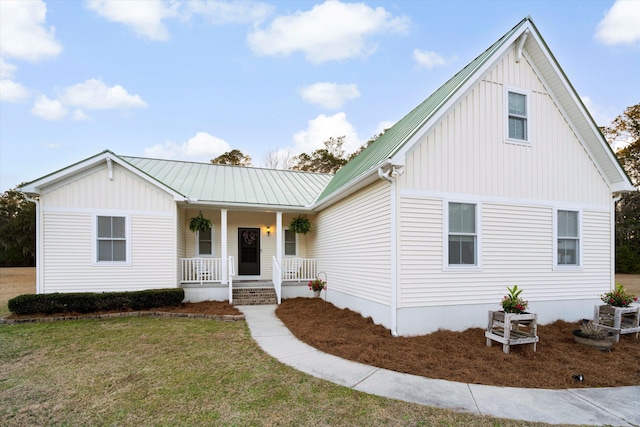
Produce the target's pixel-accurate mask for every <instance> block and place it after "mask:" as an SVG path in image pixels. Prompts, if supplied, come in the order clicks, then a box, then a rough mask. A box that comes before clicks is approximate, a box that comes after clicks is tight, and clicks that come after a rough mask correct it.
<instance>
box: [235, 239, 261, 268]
mask: <svg viewBox="0 0 640 427" xmlns="http://www.w3.org/2000/svg"><path fill="white" fill-rule="evenodd" d="M259 275H260V229H259V228H238V276H259Z"/></svg>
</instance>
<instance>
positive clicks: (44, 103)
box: [31, 95, 68, 120]
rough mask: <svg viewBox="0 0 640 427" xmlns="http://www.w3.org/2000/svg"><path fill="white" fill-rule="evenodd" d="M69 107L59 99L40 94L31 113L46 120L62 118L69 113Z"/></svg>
mask: <svg viewBox="0 0 640 427" xmlns="http://www.w3.org/2000/svg"><path fill="white" fill-rule="evenodd" d="M67 112H68V111H67V109H66V108H64V106H63V105H62V103H61V102H60V101H58V100H57V99H49V98H47V97H46V95H40V96H39V97H38V99H36V103H35V105H34V106H33V108H32V109H31V114H33V115H34V116H38V117H42V118H43V119H45V120H62V119H63V118H64V117H65V116H66V115H67Z"/></svg>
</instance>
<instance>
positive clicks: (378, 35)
mask: <svg viewBox="0 0 640 427" xmlns="http://www.w3.org/2000/svg"><path fill="white" fill-rule="evenodd" d="M527 15H529V16H531V17H532V18H533V20H534V22H535V24H536V26H537V27H538V29H539V30H540V32H541V33H542V36H543V37H544V39H545V41H546V42H547V44H548V45H549V47H550V48H551V50H552V52H553V53H554V55H555V57H556V59H557V60H558V61H559V63H560V65H561V66H562V68H563V69H564V71H565V73H566V74H567V76H568V77H569V79H570V81H571V82H572V84H573V86H574V87H575V88H576V90H577V91H578V93H579V95H580V96H581V97H582V98H583V100H584V102H585V104H586V105H587V107H588V108H589V109H590V111H591V113H592V115H593V116H594V118H595V119H596V122H597V123H598V124H600V125H605V124H608V123H609V122H610V121H611V120H613V119H614V118H615V117H616V116H617V115H619V114H621V113H622V112H623V111H624V109H625V108H626V107H627V106H630V105H634V104H636V103H638V102H640V77H639V76H640V1H636V0H622V1H621V0H618V1H604V0H602V1H537V2H529V1H462V0H459V1H409V0H402V1H366V2H348V1H342V2H341V1H337V0H335V1H326V2H308V1H274V2H260V1H235V2H223V1H204V0H194V1H184V2H179V1H162V0H141V1H126V0H120V1H103V0H91V1H82V2H80V1H71V0H69V1H40V0H38V1H35V0H34V1H24V0H20V1H13V0H2V1H0V59H1V61H2V62H1V63H0V191H5V190H7V189H9V188H13V187H15V186H16V185H18V184H19V183H21V182H24V181H31V180H34V179H36V178H39V177H41V176H43V175H45V174H48V173H50V172H53V171H55V170H57V169H60V168H62V167H65V166H67V165H69V164H72V163H74V162H76V161H79V160H82V159H84V158H87V157H89V156H91V155H94V154H96V153H99V152H101V151H103V150H105V149H110V150H112V151H114V152H115V153H116V154H122V155H129V156H143V157H156V158H171V159H181V160H192V161H203V162H207V161H209V160H210V159H212V158H214V157H216V156H218V155H219V154H221V153H223V152H225V151H228V150H230V149H234V148H238V149H240V150H242V151H243V152H244V153H245V154H249V155H250V156H251V157H252V158H253V164H254V165H256V166H264V165H265V164H266V162H267V161H266V159H267V155H268V154H269V153H280V154H279V155H281V156H282V155H286V154H287V153H289V154H291V155H295V154H298V153H300V152H310V151H312V150H314V149H316V148H319V147H321V146H322V142H323V141H325V140H327V139H328V138H329V137H331V136H334V137H337V136H341V135H345V136H346V140H347V144H346V147H345V148H346V149H347V151H348V152H351V151H354V150H355V149H356V148H357V147H358V146H359V145H361V144H362V143H363V142H365V141H366V140H367V139H369V138H370V137H372V136H373V135H375V134H377V133H379V132H380V131H381V130H382V129H384V128H385V127H389V126H390V125H391V124H392V123H394V122H396V121H397V120H399V119H400V118H402V116H404V115H405V114H406V113H408V112H409V111H410V110H411V109H413V108H414V107H415V106H416V105H417V104H419V103H420V102H421V101H422V100H424V99H425V98H426V97H427V96H429V95H430V94H431V93H432V92H433V91H434V90H435V89H437V88H438V87H439V86H440V85H441V84H442V83H444V82H445V81H446V80H447V79H449V78H450V77H451V76H453V75H454V74H455V73H456V72H457V71H459V70H460V69H461V68H462V67H464V65H466V64H467V63H468V62H470V61H471V60H472V59H473V58H475V57H476V56H477V55H479V54H480V53H481V52H482V51H484V50H485V49H486V48H488V47H489V46H490V45H491V44H492V43H494V42H495V41H496V40H497V39H498V38H499V37H501V36H502V35H503V34H504V33H506V32H507V31H508V30H509V29H510V28H512V27H513V26H515V25H516V24H517V23H518V22H519V21H520V20H521V19H522V18H524V17H525V16H527Z"/></svg>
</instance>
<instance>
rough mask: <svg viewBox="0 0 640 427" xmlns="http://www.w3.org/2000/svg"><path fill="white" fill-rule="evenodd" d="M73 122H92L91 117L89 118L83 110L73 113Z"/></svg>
mask: <svg viewBox="0 0 640 427" xmlns="http://www.w3.org/2000/svg"><path fill="white" fill-rule="evenodd" d="M73 120H75V121H78V122H80V121H85V120H91V117H89V116H87V115H86V114H85V113H84V111H82V110H81V109H79V108H76V110H75V111H74V112H73Z"/></svg>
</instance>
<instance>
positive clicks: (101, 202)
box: [42, 164, 176, 212]
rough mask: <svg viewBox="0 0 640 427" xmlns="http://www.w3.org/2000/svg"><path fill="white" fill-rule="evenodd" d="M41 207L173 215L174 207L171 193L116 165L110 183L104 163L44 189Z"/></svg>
mask: <svg viewBox="0 0 640 427" xmlns="http://www.w3.org/2000/svg"><path fill="white" fill-rule="evenodd" d="M42 206H43V208H45V209H47V208H51V207H64V208H68V209H119V210H130V211H163V212H174V211H175V206H176V204H175V201H174V200H173V197H172V196H171V195H170V194H168V193H166V192H165V191H163V190H162V189H160V188H158V187H157V186H154V185H152V184H151V183H149V182H148V181H146V180H144V179H143V178H140V177H139V176H137V175H135V174H133V173H131V172H129V171H128V170H126V169H125V168H123V167H121V166H119V165H117V164H114V165H113V180H110V179H109V175H108V171H107V167H106V164H105V165H104V166H97V167H95V168H93V169H91V170H89V171H86V172H83V173H82V174H79V175H77V176H72V177H70V178H69V179H67V180H65V181H63V182H62V183H61V184H57V185H54V186H53V187H52V188H50V189H46V190H45V193H44V194H43V197H42Z"/></svg>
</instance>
